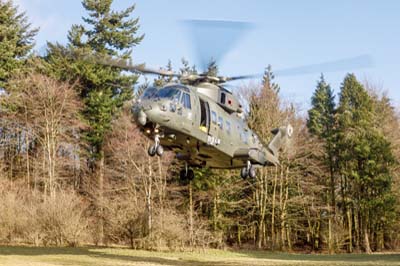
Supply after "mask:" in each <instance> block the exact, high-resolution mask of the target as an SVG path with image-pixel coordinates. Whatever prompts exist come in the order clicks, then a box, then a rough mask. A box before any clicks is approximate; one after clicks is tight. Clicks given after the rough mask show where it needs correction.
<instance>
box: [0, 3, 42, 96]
mask: <svg viewBox="0 0 400 266" xmlns="http://www.w3.org/2000/svg"><path fill="white" fill-rule="evenodd" d="M37 31H38V30H37V29H31V24H30V23H29V22H28V19H27V17H26V15H25V13H19V12H18V8H17V7H16V6H14V5H13V3H12V1H10V0H9V1H0V88H4V86H5V82H6V81H7V80H8V78H9V77H10V75H11V74H12V72H13V71H14V70H16V69H18V68H20V67H21V66H22V64H23V63H24V62H23V60H22V59H23V58H24V57H26V56H27V55H28V54H29V52H30V51H31V50H32V47H33V46H34V40H33V38H34V37H35V35H36V33H37Z"/></svg>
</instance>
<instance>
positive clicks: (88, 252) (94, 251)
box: [0, 247, 240, 266]
mask: <svg viewBox="0 0 400 266" xmlns="http://www.w3.org/2000/svg"><path fill="white" fill-rule="evenodd" d="M107 250H108V251H109V250H112V249H110V248H108V249H104V252H102V248H98V247H93V248H90V247H83V248H57V247H51V248H46V247H0V256H45V255H57V256H59V255H60V256H65V255H67V256H68V255H69V256H71V258H73V256H87V257H89V258H93V259H100V260H101V259H108V260H115V261H126V262H143V263H154V264H159V265H172V266H183V265H189V266H197V265H205V266H211V265H215V266H236V265H240V264H237V263H234V262H220V261H207V260H206V258H205V260H201V261H196V260H190V259H181V258H172V257H171V258H165V257H161V256H162V254H161V255H160V253H154V254H152V253H151V252H149V256H144V255H136V254H134V253H133V254H129V255H123V254H112V253H107V252H106V251H107ZM118 250H121V249H118ZM165 256H166V257H167V256H168V253H165ZM66 260H67V258H66Z"/></svg>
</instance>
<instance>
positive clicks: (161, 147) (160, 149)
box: [156, 145, 164, 157]
mask: <svg viewBox="0 0 400 266" xmlns="http://www.w3.org/2000/svg"><path fill="white" fill-rule="evenodd" d="M156 153H157V155H158V156H160V157H161V156H162V155H163V153H164V148H163V146H161V145H158V146H157V148H156Z"/></svg>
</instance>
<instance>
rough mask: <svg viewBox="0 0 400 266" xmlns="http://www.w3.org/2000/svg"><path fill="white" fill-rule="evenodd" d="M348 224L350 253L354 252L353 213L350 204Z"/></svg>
mask: <svg viewBox="0 0 400 266" xmlns="http://www.w3.org/2000/svg"><path fill="white" fill-rule="evenodd" d="M346 213H347V223H348V224H347V226H348V232H349V244H348V249H347V251H348V252H349V253H352V252H353V234H352V231H353V223H352V214H351V208H350V206H348V207H347V212H346Z"/></svg>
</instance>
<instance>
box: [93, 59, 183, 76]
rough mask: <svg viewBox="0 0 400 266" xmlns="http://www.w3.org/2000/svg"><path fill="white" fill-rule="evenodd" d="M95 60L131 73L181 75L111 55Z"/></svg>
mask: <svg viewBox="0 0 400 266" xmlns="http://www.w3.org/2000/svg"><path fill="white" fill-rule="evenodd" d="M96 62H97V63H99V64H103V65H108V66H113V67H118V68H121V69H124V70H126V71H130V72H133V73H138V72H139V73H143V74H151V75H160V76H170V77H178V78H179V77H181V75H180V74H177V73H175V72H172V71H167V70H163V69H159V70H157V69H151V68H147V67H146V65H145V64H138V65H132V64H131V63H130V62H129V61H127V60H123V59H115V58H111V57H102V58H96Z"/></svg>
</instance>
